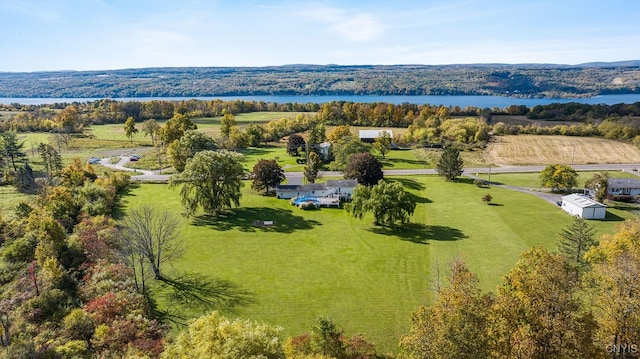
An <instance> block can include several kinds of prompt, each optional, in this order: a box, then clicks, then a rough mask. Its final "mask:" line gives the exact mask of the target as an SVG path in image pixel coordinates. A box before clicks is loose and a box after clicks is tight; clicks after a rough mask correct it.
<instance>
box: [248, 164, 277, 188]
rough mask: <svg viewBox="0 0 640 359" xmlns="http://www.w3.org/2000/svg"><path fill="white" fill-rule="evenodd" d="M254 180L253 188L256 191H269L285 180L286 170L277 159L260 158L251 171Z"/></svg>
mask: <svg viewBox="0 0 640 359" xmlns="http://www.w3.org/2000/svg"><path fill="white" fill-rule="evenodd" d="M251 174H252V177H253V182H251V188H253V189H254V190H256V191H264V192H265V193H268V192H269V190H271V189H272V188H275V187H276V186H277V185H279V184H280V183H282V181H284V180H285V177H284V170H283V169H282V167H280V165H279V164H278V162H276V160H265V159H260V160H259V161H258V162H257V163H256V164H255V165H254V166H253V170H252V171H251Z"/></svg>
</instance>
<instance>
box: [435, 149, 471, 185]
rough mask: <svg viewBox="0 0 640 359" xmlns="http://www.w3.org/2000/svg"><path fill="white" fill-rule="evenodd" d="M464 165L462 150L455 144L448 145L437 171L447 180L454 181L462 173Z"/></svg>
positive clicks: (439, 161)
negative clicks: (461, 155)
mask: <svg viewBox="0 0 640 359" xmlns="http://www.w3.org/2000/svg"><path fill="white" fill-rule="evenodd" d="M463 165H464V162H463V161H462V158H461V157H460V150H458V149H457V148H456V147H454V146H446V147H445V148H444V150H443V151H442V155H441V156H440V159H439V160H438V164H437V165H436V171H438V174H439V175H440V176H442V177H444V178H445V179H446V180H447V181H454V180H455V179H456V178H458V177H459V176H460V175H462V170H463Z"/></svg>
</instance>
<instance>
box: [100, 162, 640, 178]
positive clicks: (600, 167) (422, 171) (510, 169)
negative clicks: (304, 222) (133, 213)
mask: <svg viewBox="0 0 640 359" xmlns="http://www.w3.org/2000/svg"><path fill="white" fill-rule="evenodd" d="M119 157H120V161H119V162H118V163H116V164H112V163H111V157H108V158H103V159H102V160H101V161H100V164H101V165H103V166H105V167H109V168H113V169H117V170H121V171H131V172H137V173H140V174H139V175H133V176H132V177H131V179H132V180H134V181H154V182H167V181H168V180H169V176H170V175H163V174H160V173H159V171H147V170H136V169H133V168H129V167H126V164H127V163H128V162H129V156H126V155H121V156H119ZM545 167H546V166H503V167H490V168H489V167H473V168H465V169H464V174H465V175H467V176H469V175H470V176H473V175H474V174H477V173H489V172H491V173H527V172H541V171H542V170H543V169H544V168H545ZM571 167H573V168H574V169H575V170H576V171H625V172H631V173H633V174H636V175H639V176H640V173H639V172H637V171H634V170H636V169H640V163H638V164H636V163H629V164H592V165H573V166H571ZM384 174H385V175H386V176H402V175H433V174H436V170H435V169H431V168H415V169H406V170H385V171H384ZM319 175H320V176H321V177H340V176H342V172H339V171H320V173H319ZM285 176H286V177H287V180H288V182H289V183H290V184H302V183H303V178H304V174H303V173H302V172H285Z"/></svg>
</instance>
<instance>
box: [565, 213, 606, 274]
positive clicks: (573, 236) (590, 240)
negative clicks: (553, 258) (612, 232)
mask: <svg viewBox="0 0 640 359" xmlns="http://www.w3.org/2000/svg"><path fill="white" fill-rule="evenodd" d="M596 244H598V242H597V241H596V240H595V238H594V234H593V227H592V226H589V224H588V223H587V221H586V220H585V219H584V218H580V217H577V216H576V217H574V219H573V222H572V223H571V224H570V225H569V226H567V227H566V228H564V229H563V230H562V231H560V241H558V252H560V254H562V255H563V256H564V257H565V258H566V259H567V262H568V263H569V264H570V265H572V266H575V267H576V269H577V271H578V272H583V271H584V269H585V266H586V265H587V262H586V260H585V259H584V254H585V253H586V252H587V251H588V250H589V249H590V248H591V247H593V246H594V245H596Z"/></svg>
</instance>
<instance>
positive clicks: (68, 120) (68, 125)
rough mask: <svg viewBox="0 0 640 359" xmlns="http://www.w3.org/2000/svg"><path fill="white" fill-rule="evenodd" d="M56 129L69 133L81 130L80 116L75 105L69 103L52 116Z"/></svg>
mask: <svg viewBox="0 0 640 359" xmlns="http://www.w3.org/2000/svg"><path fill="white" fill-rule="evenodd" d="M54 121H55V123H56V127H57V130H58V131H59V132H62V133H66V134H70V133H75V132H79V131H80V130H82V118H81V117H80V113H79V112H78V107H77V106H76V105H69V106H67V107H66V108H65V109H64V110H62V111H60V112H58V113H57V114H56V116H55V117H54Z"/></svg>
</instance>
